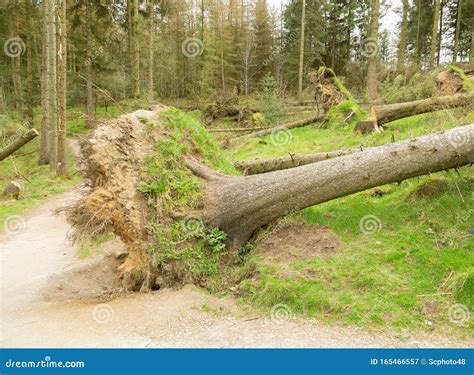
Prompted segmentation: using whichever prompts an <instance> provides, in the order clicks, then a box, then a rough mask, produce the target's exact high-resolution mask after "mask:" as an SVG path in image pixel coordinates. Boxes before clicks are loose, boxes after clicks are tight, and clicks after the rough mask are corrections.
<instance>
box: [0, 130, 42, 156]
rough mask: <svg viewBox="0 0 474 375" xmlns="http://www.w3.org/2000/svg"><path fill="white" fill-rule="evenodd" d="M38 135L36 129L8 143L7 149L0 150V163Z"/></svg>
mask: <svg viewBox="0 0 474 375" xmlns="http://www.w3.org/2000/svg"><path fill="white" fill-rule="evenodd" d="M38 135H39V133H38V131H37V130H36V129H30V130H28V131H27V132H26V133H24V134H23V135H21V136H20V137H19V138H18V139H16V140H15V141H13V142H12V143H10V144H9V145H8V146H7V147H5V148H4V149H2V150H0V161H2V160H4V159H5V158H7V157H8V156H9V155H11V154H13V153H14V152H15V151H16V150H18V149H20V148H21V147H23V146H24V145H26V144H27V143H28V142H30V141H31V140H32V139H34V138H35V137H37V136H38Z"/></svg>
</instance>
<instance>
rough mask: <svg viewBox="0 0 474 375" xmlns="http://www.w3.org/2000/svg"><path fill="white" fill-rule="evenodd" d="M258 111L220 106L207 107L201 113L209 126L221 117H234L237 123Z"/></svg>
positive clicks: (243, 107)
mask: <svg viewBox="0 0 474 375" xmlns="http://www.w3.org/2000/svg"><path fill="white" fill-rule="evenodd" d="M256 112H258V110H257V109H256V108H250V107H245V106H241V107H234V106H221V105H209V106H208V107H207V108H206V109H205V110H204V113H203V117H204V119H205V122H206V124H210V123H212V122H213V121H215V120H218V119H220V118H223V117H232V116H236V118H237V121H239V122H240V121H241V120H243V119H244V118H246V117H249V116H250V115H252V113H256Z"/></svg>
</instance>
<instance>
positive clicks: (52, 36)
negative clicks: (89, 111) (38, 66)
mask: <svg viewBox="0 0 474 375" xmlns="http://www.w3.org/2000/svg"><path fill="white" fill-rule="evenodd" d="M56 16H57V7H56V1H54V0H52V1H51V3H50V8H49V14H48V28H49V32H48V37H49V39H48V44H49V49H48V51H49V69H48V80H49V84H48V86H49V92H50V95H49V121H48V122H49V123H48V131H49V137H48V138H49V139H48V145H49V166H50V168H51V169H52V170H54V169H55V168H56V161H57V158H56V157H57V128H58V115H57V114H58V96H57V95H58V91H57V87H58V82H57V53H58V51H57V41H56V37H57V35H56Z"/></svg>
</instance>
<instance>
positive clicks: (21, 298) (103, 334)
mask: <svg viewBox="0 0 474 375" xmlns="http://www.w3.org/2000/svg"><path fill="white" fill-rule="evenodd" d="M80 193H81V192H80V190H72V191H70V192H67V193H63V194H61V195H59V196H57V197H54V198H50V199H49V200H48V201H47V202H46V203H45V204H43V205H41V206H40V207H38V208H35V209H34V210H33V211H31V212H29V213H27V214H25V216H24V220H25V221H24V228H23V230H21V231H19V232H17V233H10V234H8V233H5V232H3V233H1V239H0V247H1V249H2V250H1V264H2V279H1V281H2V283H1V297H2V301H3V303H2V306H1V332H2V336H1V345H2V346H3V347H438V346H439V347H466V346H468V345H469V343H468V341H465V340H460V339H453V338H447V337H443V336H441V335H438V334H436V333H416V334H415V333H411V334H404V335H400V334H399V333H391V332H386V331H385V332H380V331H378V330H371V331H368V330H361V329H360V328H358V327H355V326H347V325H344V326H343V325H337V324H331V325H329V324H324V323H321V322H319V321H317V320H315V319H306V318H301V317H295V316H293V315H282V316H272V315H271V314H268V313H267V312H265V311H263V310H260V309H255V308H254V307H252V306H250V305H247V304H242V303H238V302H237V301H236V300H234V299H233V298H231V297H218V296H216V295H211V294H209V293H208V292H206V291H204V290H201V289H198V288H196V287H193V286H185V287H184V288H182V289H179V290H172V289H166V290H159V291H156V292H152V293H148V294H139V293H136V294H124V295H119V296H117V297H111V294H110V293H111V292H112V293H113V291H114V288H118V286H117V285H115V284H114V281H113V275H114V270H115V268H116V266H117V261H116V260H115V257H114V255H113V254H114V253H115V251H117V250H119V249H120V246H121V245H120V243H118V242H117V241H115V240H110V241H107V242H104V243H102V244H100V245H98V246H96V248H95V250H96V251H95V252H94V255H92V256H91V257H88V258H87V259H81V257H80V256H79V252H78V249H77V248H74V246H73V244H72V243H71V242H70V241H69V240H68V239H67V235H68V232H69V230H70V227H69V225H68V223H67V222H66V220H65V218H64V215H63V214H55V212H56V211H57V210H58V209H59V208H61V207H62V206H64V205H67V204H70V203H71V201H73V200H75V199H77V198H78V197H79V196H80ZM115 290H118V289H115ZM118 293H119V292H118ZM6 301H8V303H5V302H6Z"/></svg>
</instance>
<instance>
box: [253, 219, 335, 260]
mask: <svg viewBox="0 0 474 375" xmlns="http://www.w3.org/2000/svg"><path fill="white" fill-rule="evenodd" d="M342 245H343V243H342V242H341V240H340V239H339V238H338V237H337V236H336V235H335V234H334V233H333V232H332V231H331V230H329V229H327V228H322V227H317V226H310V225H307V224H304V223H300V222H298V223H286V224H284V225H283V226H281V227H279V228H278V229H277V230H276V231H273V232H272V233H271V236H268V237H267V238H265V239H264V240H263V241H262V242H261V243H260V244H259V245H258V247H257V254H259V255H261V256H262V257H263V258H264V259H265V260H266V261H269V262H271V263H274V262H278V263H289V262H291V261H295V260H308V259H312V258H315V257H320V258H327V257H331V256H334V255H336V254H337V252H338V250H339V249H340V248H341V247H342Z"/></svg>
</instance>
